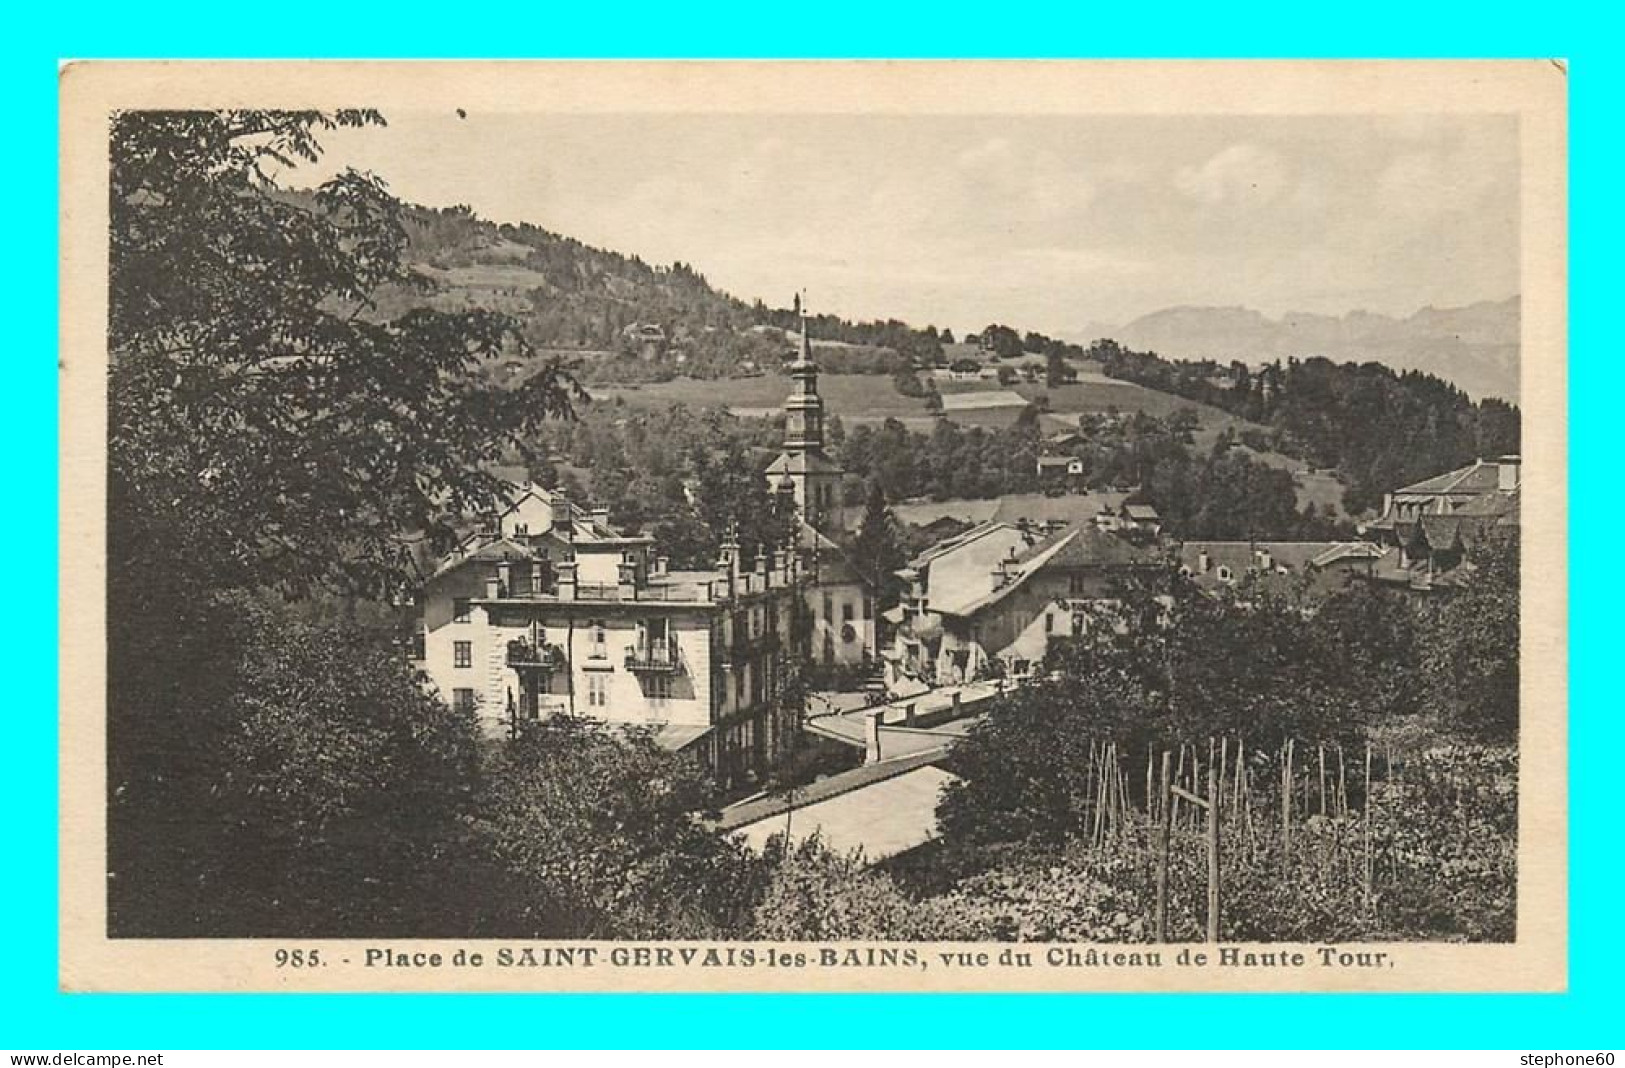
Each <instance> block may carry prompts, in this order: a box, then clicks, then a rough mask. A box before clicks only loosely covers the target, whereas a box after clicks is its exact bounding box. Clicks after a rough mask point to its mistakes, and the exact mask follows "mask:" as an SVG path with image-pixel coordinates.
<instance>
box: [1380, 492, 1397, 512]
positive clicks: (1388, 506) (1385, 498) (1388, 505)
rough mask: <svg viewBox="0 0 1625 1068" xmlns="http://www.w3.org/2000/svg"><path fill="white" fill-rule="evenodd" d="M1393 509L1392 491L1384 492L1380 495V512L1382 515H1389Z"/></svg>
mask: <svg viewBox="0 0 1625 1068" xmlns="http://www.w3.org/2000/svg"><path fill="white" fill-rule="evenodd" d="M1393 510H1394V495H1393V494H1392V493H1384V494H1383V495H1382V514H1383V515H1389V514H1391V513H1392V512H1393Z"/></svg>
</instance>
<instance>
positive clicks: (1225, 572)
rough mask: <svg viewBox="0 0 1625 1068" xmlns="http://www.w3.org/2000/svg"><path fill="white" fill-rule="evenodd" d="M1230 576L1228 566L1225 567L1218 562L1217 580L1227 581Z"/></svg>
mask: <svg viewBox="0 0 1625 1068" xmlns="http://www.w3.org/2000/svg"><path fill="white" fill-rule="evenodd" d="M1231 578H1232V575H1231V572H1230V569H1229V568H1228V567H1225V566H1224V565H1223V564H1220V565H1219V581H1220V582H1229V581H1230V580H1231Z"/></svg>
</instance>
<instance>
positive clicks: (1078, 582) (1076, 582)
mask: <svg viewBox="0 0 1625 1068" xmlns="http://www.w3.org/2000/svg"><path fill="white" fill-rule="evenodd" d="M1067 585H1068V588H1069V589H1070V590H1071V593H1072V596H1074V597H1082V596H1083V595H1084V594H1085V593H1087V592H1088V580H1087V579H1086V578H1084V576H1082V575H1078V574H1073V575H1070V576H1068V577H1067Z"/></svg>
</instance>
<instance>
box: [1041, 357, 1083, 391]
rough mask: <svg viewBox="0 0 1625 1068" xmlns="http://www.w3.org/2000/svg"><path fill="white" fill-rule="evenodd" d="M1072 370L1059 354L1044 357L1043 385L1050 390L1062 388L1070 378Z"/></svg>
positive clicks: (1072, 376)
mask: <svg viewBox="0 0 1625 1068" xmlns="http://www.w3.org/2000/svg"><path fill="white" fill-rule="evenodd" d="M1074 377H1076V376H1075V375H1073V373H1072V368H1070V367H1068V366H1067V364H1066V358H1065V357H1063V356H1062V355H1061V354H1060V353H1059V352H1052V353H1050V354H1049V355H1047V356H1045V357H1044V385H1046V386H1048V387H1049V388H1050V389H1054V388H1056V387H1057V386H1064V385H1066V383H1067V382H1068V381H1070V380H1071V379H1072V378H1074Z"/></svg>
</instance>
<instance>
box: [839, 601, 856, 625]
mask: <svg viewBox="0 0 1625 1068" xmlns="http://www.w3.org/2000/svg"><path fill="white" fill-rule="evenodd" d="M854 615H856V612H855V610H854V609H853V607H852V602H851V601H843V602H842V603H841V622H842V623H851V622H852V617H853V616H854Z"/></svg>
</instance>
